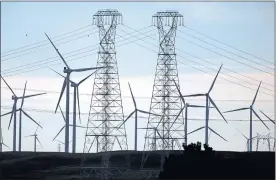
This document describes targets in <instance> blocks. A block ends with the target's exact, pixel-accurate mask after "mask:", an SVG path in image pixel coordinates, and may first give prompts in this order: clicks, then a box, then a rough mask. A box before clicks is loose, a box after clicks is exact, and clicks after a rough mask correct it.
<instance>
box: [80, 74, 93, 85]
mask: <svg viewBox="0 0 276 180" xmlns="http://www.w3.org/2000/svg"><path fill="white" fill-rule="evenodd" d="M95 72H96V71H94V72H93V73H91V74H90V75H89V76H87V77H86V78H84V79H82V80H81V81H80V82H79V83H78V85H80V84H81V83H83V82H84V81H85V80H86V79H88V78H89V77H90V76H92V75H93V74H95Z"/></svg>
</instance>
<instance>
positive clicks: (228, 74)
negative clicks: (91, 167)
mask: <svg viewBox="0 0 276 180" xmlns="http://www.w3.org/2000/svg"><path fill="white" fill-rule="evenodd" d="M184 53H185V54H188V55H189V56H191V57H194V58H197V59H199V60H203V61H205V62H207V63H209V64H213V65H215V66H217V65H216V64H214V63H211V62H209V61H206V60H205V59H202V58H199V57H197V56H195V55H192V54H190V53H187V52H184ZM185 59H186V60H189V61H193V60H190V59H187V58H185ZM193 62H195V61H193ZM180 63H181V62H180ZM208 69H212V70H213V71H217V70H216V69H213V68H208ZM223 69H225V70H228V71H229V72H233V73H236V72H235V71H232V70H230V69H228V68H223ZM221 74H224V75H227V76H229V77H232V78H234V79H237V80H241V79H240V78H237V77H235V76H232V75H229V74H225V73H221ZM236 74H239V73H236ZM241 75H242V74H241ZM246 77H247V76H246ZM252 79H254V78H252ZM254 80H256V79H254ZM242 81H243V82H246V83H248V84H252V85H255V86H258V85H257V84H253V83H251V82H248V81H245V80H242ZM256 81H257V80H256ZM259 82H260V81H259ZM263 84H267V83H265V82H264V83H263ZM268 85H270V84H268ZM262 88H263V89H267V90H269V91H271V92H274V90H272V89H269V88H267V87H262Z"/></svg>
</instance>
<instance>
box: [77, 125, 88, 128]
mask: <svg viewBox="0 0 276 180" xmlns="http://www.w3.org/2000/svg"><path fill="white" fill-rule="evenodd" d="M76 127H79V128H87V127H85V126H79V125H76Z"/></svg>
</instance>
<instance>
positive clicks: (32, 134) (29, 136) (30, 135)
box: [25, 134, 34, 137]
mask: <svg viewBox="0 0 276 180" xmlns="http://www.w3.org/2000/svg"><path fill="white" fill-rule="evenodd" d="M32 136H34V134H32V135H28V136H25V137H32Z"/></svg>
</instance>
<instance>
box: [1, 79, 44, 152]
mask: <svg viewBox="0 0 276 180" xmlns="http://www.w3.org/2000/svg"><path fill="white" fill-rule="evenodd" d="M1 78H2V79H3V81H4V82H5V84H6V85H7V86H8V88H9V89H10V91H11V92H12V94H13V95H12V100H13V108H12V111H10V112H8V113H5V114H2V115H1V117H2V116H5V115H8V114H11V118H10V122H9V127H8V129H9V128H10V125H11V121H12V118H13V117H14V122H13V151H16V112H17V111H20V114H21V111H22V112H23V113H24V115H25V116H27V117H28V118H30V119H31V120H33V119H32V118H31V117H30V116H29V115H28V114H27V113H26V112H25V111H23V110H22V106H23V101H24V99H26V98H30V97H34V96H39V95H43V94H46V93H39V94H32V95H28V96H25V90H26V84H27V81H26V83H25V88H24V93H23V96H21V97H18V96H16V94H15V93H14V91H13V90H12V88H11V87H10V86H9V84H8V83H7V82H6V81H5V79H4V78H3V76H1ZM19 99H22V102H21V107H20V108H19V109H16V104H17V101H18V100H19ZM20 117H21V115H20ZM33 121H34V120H33ZM19 123H20V124H19V126H20V127H19V151H21V118H20V122H19ZM35 123H36V122H35Z"/></svg>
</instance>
